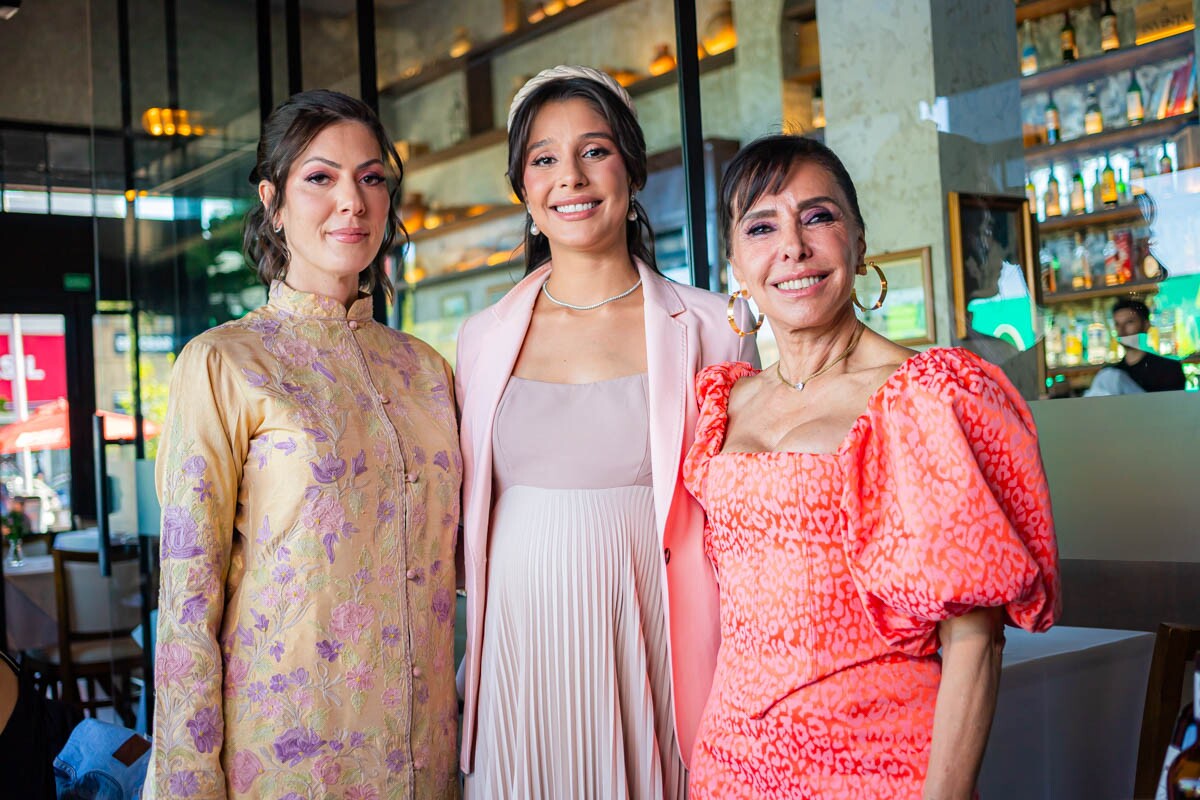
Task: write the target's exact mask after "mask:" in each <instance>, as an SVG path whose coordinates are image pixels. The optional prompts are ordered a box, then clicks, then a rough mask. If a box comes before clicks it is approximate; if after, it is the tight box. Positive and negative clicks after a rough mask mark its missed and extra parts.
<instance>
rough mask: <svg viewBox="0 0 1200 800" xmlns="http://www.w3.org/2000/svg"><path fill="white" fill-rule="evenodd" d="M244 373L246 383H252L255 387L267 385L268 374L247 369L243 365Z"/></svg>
mask: <svg viewBox="0 0 1200 800" xmlns="http://www.w3.org/2000/svg"><path fill="white" fill-rule="evenodd" d="M242 374H243V375H245V376H246V383H248V384H250V385H251V386H253V387H255V388H257V387H259V386H266V385H267V376H266V375H262V374H260V373H257V372H255V371H254V370H252V369H246V368H245V367H242Z"/></svg>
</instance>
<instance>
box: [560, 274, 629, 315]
mask: <svg viewBox="0 0 1200 800" xmlns="http://www.w3.org/2000/svg"><path fill="white" fill-rule="evenodd" d="M548 283H550V279H549V278H546V282H545V283H543V284H542V294H544V295H546V299H547V300H549V301H550V302H551V303H554V305H556V306H562V307H563V308H569V309H571V310H572V311H591V310H592V309H593V308H599V307H600V306H603V305H608V304H609V303H611V302H613V301H615V300H620V299H621V298H622V297H629V295H631V294H633V293H634V292H636V291H637V288H638V287H639V286H641V285H642V279H641V278H638V279H637V283H635V284H634V285H633V286H630V287H629V288H628V289H626V290H625V291H623V292H621V293H620V294H614V295H613V296H612V297H609V298H606V299H604V300H601V301H600V302H599V303H592V304H591V305H590V306H577V305H575V304H574V303H568V302H565V301H563V300H559V299H558V298H557V297H555V296H554V295H552V294H550V290H549V289H548V288H546V284H548Z"/></svg>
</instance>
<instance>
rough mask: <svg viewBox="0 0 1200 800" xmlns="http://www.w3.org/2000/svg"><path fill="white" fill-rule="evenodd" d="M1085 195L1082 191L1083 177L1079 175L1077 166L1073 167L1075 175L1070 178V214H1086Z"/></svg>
mask: <svg viewBox="0 0 1200 800" xmlns="http://www.w3.org/2000/svg"><path fill="white" fill-rule="evenodd" d="M1086 198H1087V195H1086V194H1085V193H1084V190H1083V175H1081V174H1080V173H1079V165H1078V164H1076V165H1075V174H1074V175H1072V176H1071V213H1072V214H1084V213H1086V212H1087V199H1086Z"/></svg>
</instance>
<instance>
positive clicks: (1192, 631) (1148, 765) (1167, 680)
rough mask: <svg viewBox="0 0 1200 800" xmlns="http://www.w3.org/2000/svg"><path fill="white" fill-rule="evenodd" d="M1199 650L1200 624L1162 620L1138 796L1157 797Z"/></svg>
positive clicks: (1150, 687)
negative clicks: (1186, 680) (1191, 663)
mask: <svg viewBox="0 0 1200 800" xmlns="http://www.w3.org/2000/svg"><path fill="white" fill-rule="evenodd" d="M1197 651H1200V627H1197V626H1193V625H1179V624H1175V623H1171V622H1162V623H1159V626H1158V631H1157V632H1156V633H1155V637H1154V655H1153V657H1152V658H1151V661H1150V677H1149V679H1148V680H1147V682H1146V704H1145V706H1144V708H1143V711H1142V733H1141V738H1140V739H1139V741H1138V760H1137V771H1136V773H1135V777H1134V784H1133V796H1134V797H1135V798H1139V799H1140V798H1153V797H1154V793H1155V791H1156V790H1157V788H1158V778H1159V775H1160V774H1161V773H1162V766H1163V759H1164V758H1166V755H1167V745H1168V744H1169V743H1170V740H1171V730H1172V728H1173V727H1174V725H1175V718H1176V717H1178V716H1179V709H1180V707H1181V706H1182V704H1183V679H1184V676H1185V675H1186V674H1187V667H1188V662H1189V661H1190V660H1191V659H1192V658H1193V657H1194V656H1195V655H1196V652H1197ZM1197 700H1200V698H1197Z"/></svg>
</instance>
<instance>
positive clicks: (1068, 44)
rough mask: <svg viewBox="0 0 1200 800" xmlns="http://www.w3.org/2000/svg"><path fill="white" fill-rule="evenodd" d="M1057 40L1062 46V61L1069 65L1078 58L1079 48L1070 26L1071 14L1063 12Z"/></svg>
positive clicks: (1073, 29) (1072, 28)
mask: <svg viewBox="0 0 1200 800" xmlns="http://www.w3.org/2000/svg"><path fill="white" fill-rule="evenodd" d="M1058 40H1059V43H1060V44H1061V45H1062V60H1063V62H1064V63H1069V62H1071V61H1074V60H1075V59H1077V58H1079V48H1078V47H1077V46H1076V44H1075V28H1074V27H1073V26H1072V25H1071V12H1069V11H1064V12H1063V26H1062V30H1061V31H1059V32H1058Z"/></svg>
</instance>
